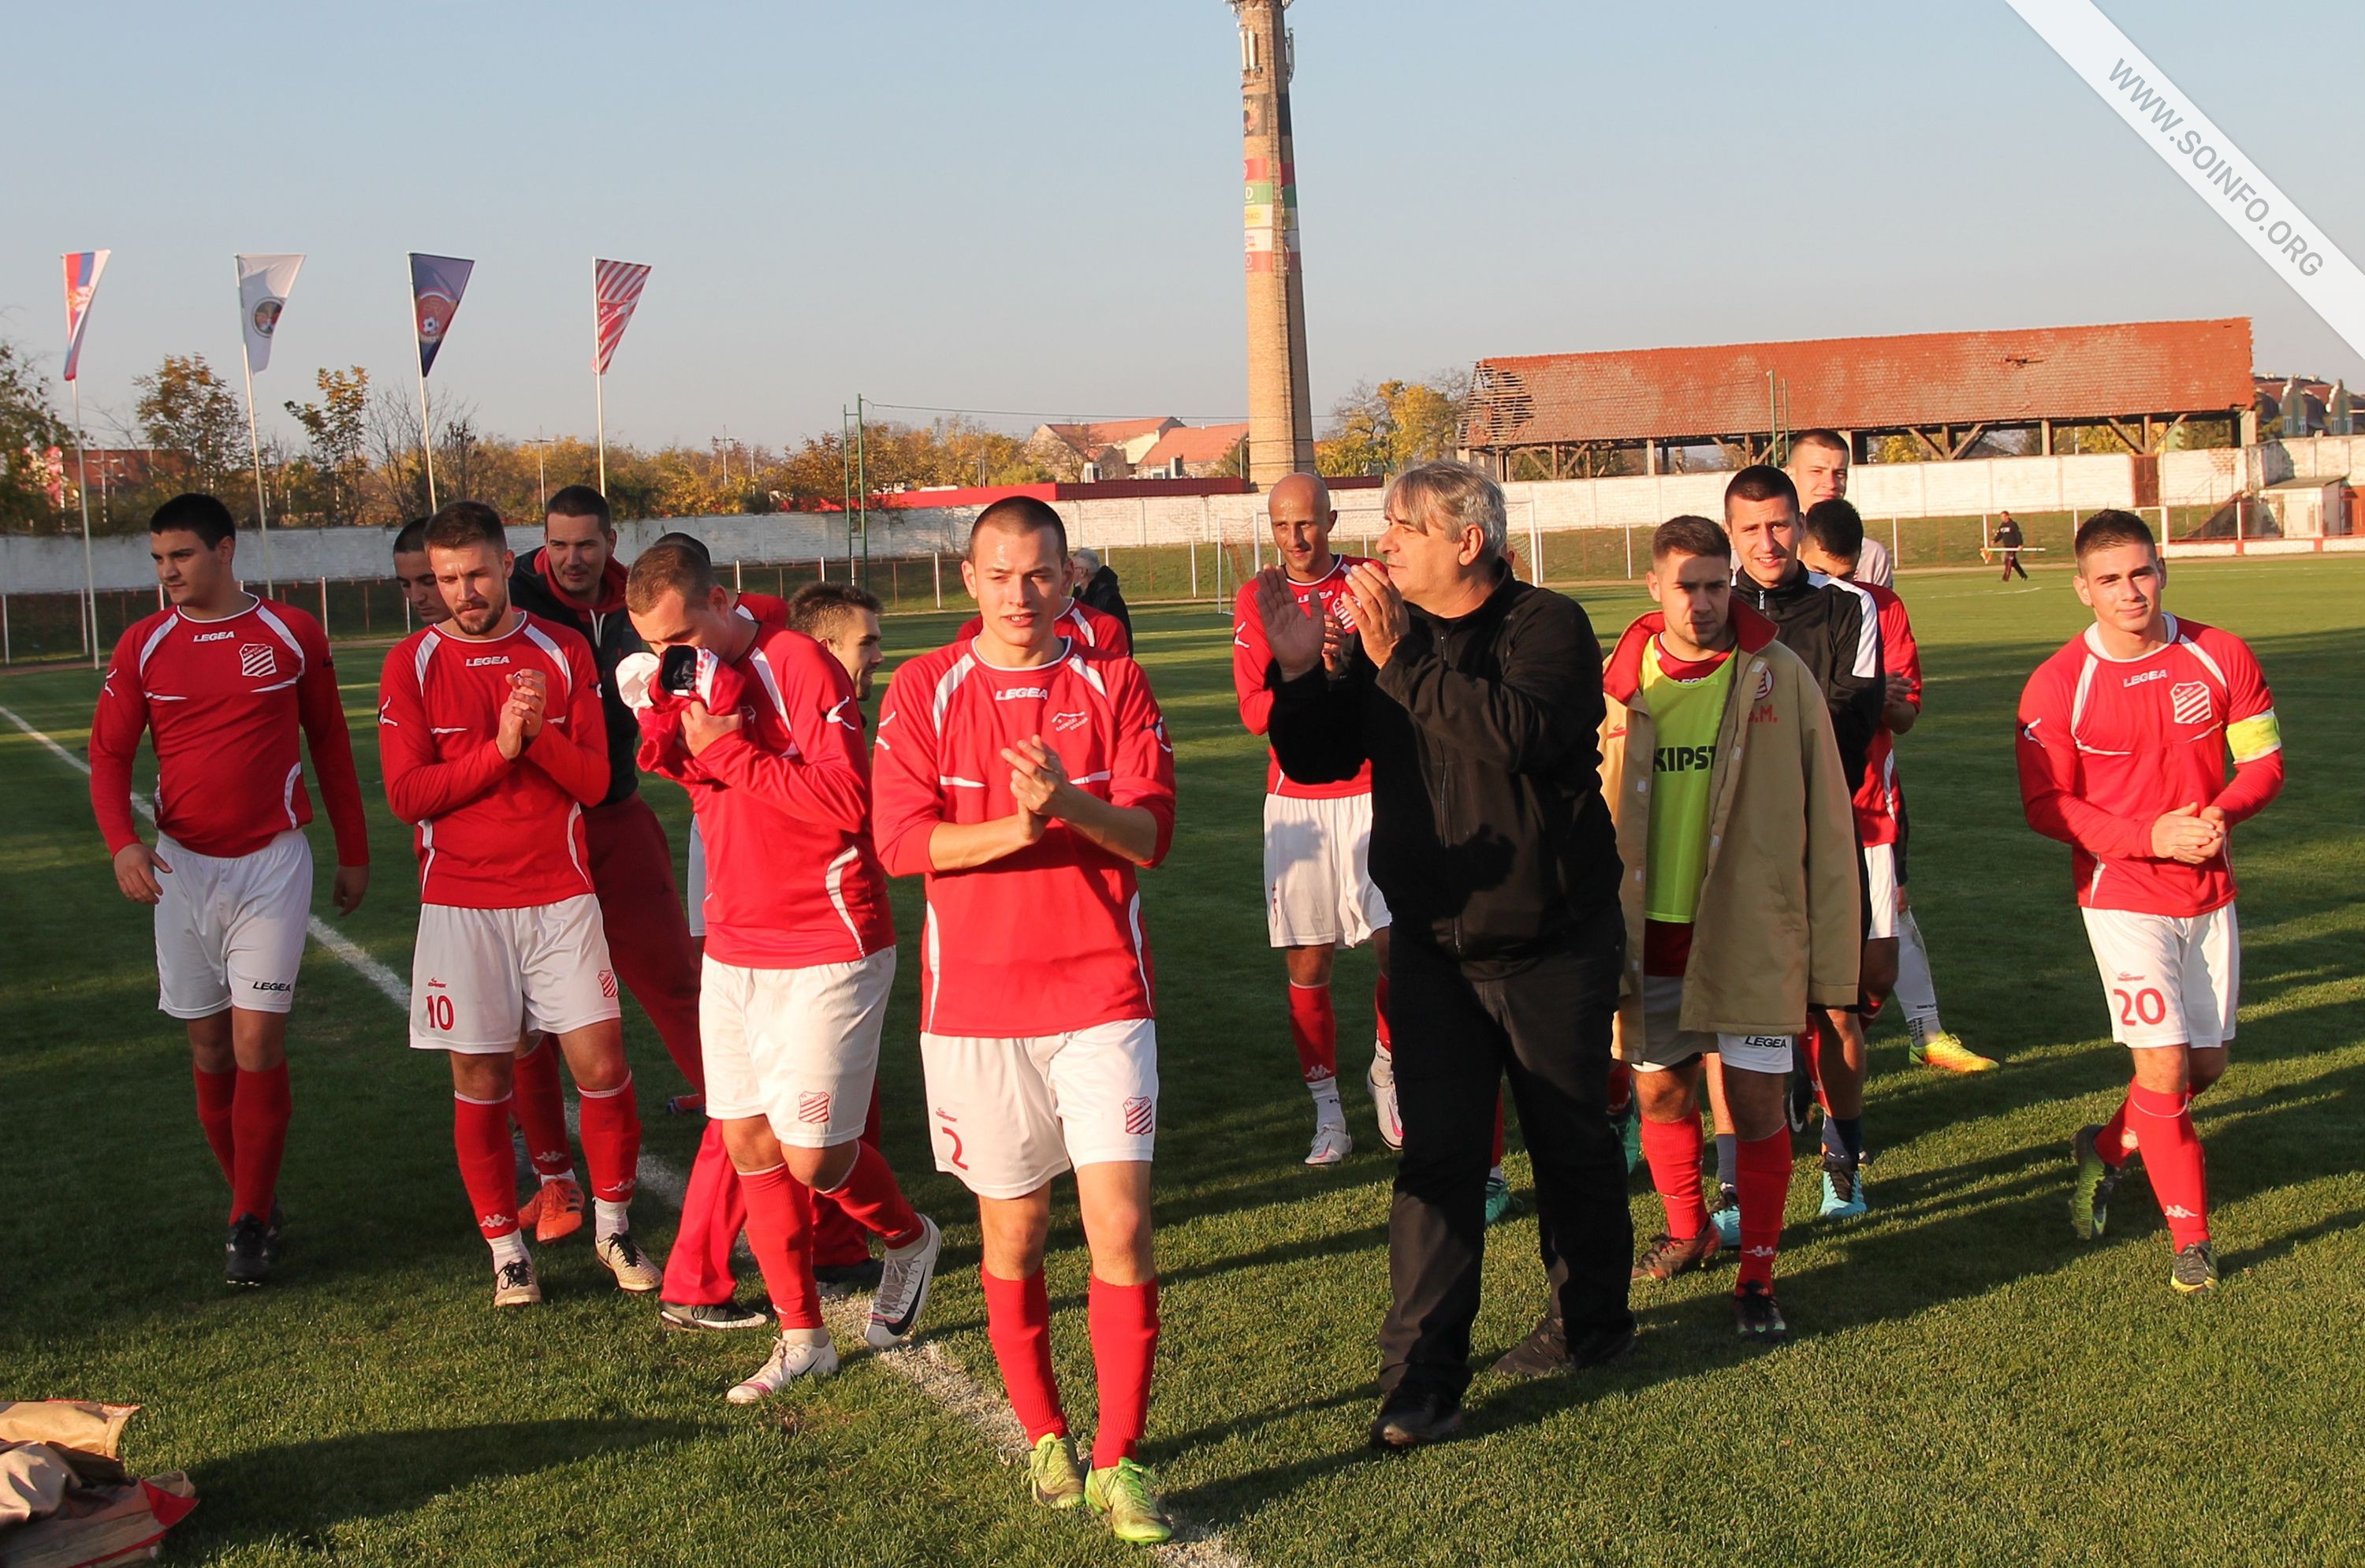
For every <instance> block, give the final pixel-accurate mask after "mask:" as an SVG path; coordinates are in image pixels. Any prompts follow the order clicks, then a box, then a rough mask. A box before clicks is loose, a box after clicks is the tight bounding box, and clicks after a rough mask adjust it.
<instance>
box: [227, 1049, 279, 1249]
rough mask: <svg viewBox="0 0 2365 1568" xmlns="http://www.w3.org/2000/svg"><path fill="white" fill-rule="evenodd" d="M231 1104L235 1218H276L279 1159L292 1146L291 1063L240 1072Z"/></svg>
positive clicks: (231, 1200) (233, 1209)
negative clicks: (273, 1207) (289, 1133)
mask: <svg viewBox="0 0 2365 1568" xmlns="http://www.w3.org/2000/svg"><path fill="white" fill-rule="evenodd" d="M236 1077H237V1079H238V1087H237V1089H236V1091H235V1092H234V1097H233V1099H232V1101H231V1103H230V1129H231V1134H232V1137H234V1138H235V1140H236V1143H237V1151H236V1157H235V1159H233V1161H232V1167H231V1168H232V1170H234V1171H235V1172H236V1174H234V1175H233V1176H232V1177H231V1178H230V1214H231V1216H232V1217H233V1218H235V1217H236V1216H238V1215H254V1216H255V1217H256V1218H257V1219H269V1218H270V1217H271V1203H272V1198H273V1196H274V1194H275V1193H276V1192H277V1191H278V1187H279V1156H280V1154H281V1152H282V1151H283V1150H285V1149H286V1147H287V1116H288V1112H289V1110H290V1109H291V1107H292V1102H291V1101H290V1100H289V1098H288V1094H287V1064H286V1062H284V1061H283V1062H281V1063H280V1064H279V1065H278V1066H277V1067H273V1068H265V1069H264V1070H263V1071H261V1072H249V1071H247V1070H246V1069H244V1068H240V1069H239V1070H238V1072H237V1074H236Z"/></svg>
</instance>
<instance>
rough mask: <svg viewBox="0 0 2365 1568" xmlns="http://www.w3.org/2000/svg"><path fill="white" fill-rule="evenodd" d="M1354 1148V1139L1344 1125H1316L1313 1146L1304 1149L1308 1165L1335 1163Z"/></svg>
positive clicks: (1345, 1156) (1344, 1157)
mask: <svg viewBox="0 0 2365 1568" xmlns="http://www.w3.org/2000/svg"><path fill="white" fill-rule="evenodd" d="M1354 1150H1355V1140H1354V1138H1353V1137H1351V1136H1350V1135H1349V1133H1348V1131H1347V1129H1346V1128H1345V1127H1317V1128H1315V1129H1314V1147H1313V1148H1309V1149H1307V1150H1306V1164H1308V1165H1336V1164H1338V1163H1339V1161H1340V1160H1342V1159H1346V1158H1347V1156H1348V1155H1350V1154H1351V1153H1353V1152H1354Z"/></svg>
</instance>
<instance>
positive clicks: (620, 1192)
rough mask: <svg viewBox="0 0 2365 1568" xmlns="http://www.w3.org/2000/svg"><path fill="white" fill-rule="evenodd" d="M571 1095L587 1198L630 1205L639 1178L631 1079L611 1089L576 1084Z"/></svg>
mask: <svg viewBox="0 0 2365 1568" xmlns="http://www.w3.org/2000/svg"><path fill="white" fill-rule="evenodd" d="M575 1094H576V1098H577V1101H579V1102H580V1103H581V1105H582V1114H581V1117H580V1122H579V1125H580V1126H581V1127H582V1129H583V1163H584V1164H585V1165H586V1166H588V1167H589V1168H590V1172H591V1195H592V1196H593V1197H595V1198H597V1199H599V1200H600V1202H602V1203H609V1204H628V1203H630V1202H632V1201H633V1188H634V1187H636V1186H638V1185H639V1183H640V1174H641V1108H640V1103H639V1101H638V1100H637V1099H636V1098H635V1096H634V1095H633V1081H632V1079H631V1077H630V1076H627V1077H626V1078H625V1080H624V1081H623V1082H622V1083H619V1084H618V1085H616V1087H615V1088H613V1089H602V1090H598V1091H593V1090H589V1089H585V1088H583V1087H582V1086H581V1085H579V1084H578V1085H577V1087H576V1091H575ZM504 1103H507V1102H504Z"/></svg>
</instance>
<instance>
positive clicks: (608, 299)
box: [591, 258, 649, 375]
mask: <svg viewBox="0 0 2365 1568" xmlns="http://www.w3.org/2000/svg"><path fill="white" fill-rule="evenodd" d="M648 284H649V269H648V268H646V267H644V266H642V265H640V264H638V263H633V262H603V261H600V260H598V259H597V258H594V259H593V261H592V263H591V308H592V311H593V313H594V315H595V317H596V319H597V326H598V338H597V341H596V342H595V343H594V344H593V347H592V351H591V374H592V375H607V374H608V362H609V361H610V360H611V359H614V358H615V357H616V345H617V344H618V343H620V342H623V341H624V328H625V326H626V325H627V324H628V323H629V322H630V321H631V320H632V319H633V306H635V305H638V304H639V303H640V302H641V290H642V289H644V288H646V287H647V286H648Z"/></svg>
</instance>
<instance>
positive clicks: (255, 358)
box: [238, 256, 304, 370]
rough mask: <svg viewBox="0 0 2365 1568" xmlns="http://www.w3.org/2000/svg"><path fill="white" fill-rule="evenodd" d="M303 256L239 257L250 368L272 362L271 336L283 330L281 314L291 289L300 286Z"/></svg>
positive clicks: (241, 314) (240, 306) (240, 305)
mask: <svg viewBox="0 0 2365 1568" xmlns="http://www.w3.org/2000/svg"><path fill="white" fill-rule="evenodd" d="M303 264H304V258H303V257H302V256H241V257H239V259H238V313H239V321H240V325H241V326H242V327H243V328H244V329H245V330H246V367H247V368H248V369H249V370H261V369H262V368H263V366H264V365H266V364H270V363H271V335H272V334H273V333H274V332H275V331H277V330H279V313H280V312H281V311H282V310H284V309H286V307H287V291H288V290H289V289H292V288H294V287H295V286H296V269H297V268H298V267H300V266H302V265H303Z"/></svg>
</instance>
